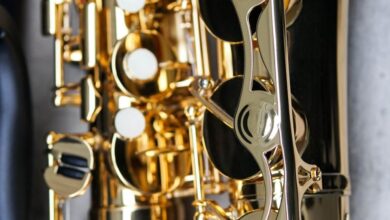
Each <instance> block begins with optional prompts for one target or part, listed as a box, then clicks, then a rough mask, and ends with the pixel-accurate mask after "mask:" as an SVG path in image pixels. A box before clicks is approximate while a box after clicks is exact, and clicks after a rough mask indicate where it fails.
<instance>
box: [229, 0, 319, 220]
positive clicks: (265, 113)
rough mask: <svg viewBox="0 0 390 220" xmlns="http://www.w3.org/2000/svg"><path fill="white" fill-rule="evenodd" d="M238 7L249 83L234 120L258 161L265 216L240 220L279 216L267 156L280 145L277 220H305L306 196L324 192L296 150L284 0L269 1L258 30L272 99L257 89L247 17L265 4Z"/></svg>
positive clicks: (239, 2)
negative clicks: (280, 188) (281, 168)
mask: <svg viewBox="0 0 390 220" xmlns="http://www.w3.org/2000/svg"><path fill="white" fill-rule="evenodd" d="M233 3H234V7H235V9H236V11H237V14H238V17H239V19H240V25H241V30H242V35H243V39H244V53H245V55H244V57H245V66H244V82H243V87H242V91H241V97H240V102H239V107H238V109H237V111H236V115H235V117H234V131H235V133H236V135H237V137H238V139H239V140H240V142H241V143H242V144H243V145H244V146H245V147H246V148H247V149H248V150H249V152H251V154H252V155H253V157H254V158H255V159H256V162H257V164H258V165H259V167H260V169H261V172H262V174H263V179H264V185H265V206H264V211H262V212H258V214H257V215H256V214H255V213H252V214H251V215H244V216H243V217H242V218H241V219H260V217H261V218H262V219H263V220H265V219H269V218H271V216H273V215H274V214H275V213H271V205H272V192H273V189H272V176H271V172H270V167H269V164H268V160H267V157H266V153H267V152H269V151H270V150H272V149H274V148H275V147H277V146H280V147H281V149H282V152H283V164H284V189H283V198H282V203H281V205H280V210H279V211H278V214H277V219H278V220H285V219H300V218H301V217H300V213H301V212H300V209H301V207H300V206H301V200H302V198H303V195H304V193H305V192H306V191H307V190H308V189H309V188H310V187H313V188H314V189H315V190H318V189H321V188H322V182H321V172H320V170H319V169H318V168H317V167H316V166H314V165H309V164H307V163H305V162H304V161H303V160H302V159H301V157H300V155H299V153H298V151H297V148H296V146H295V141H294V136H293V128H292V106H291V94H290V82H289V70H288V56H287V47H286V44H287V43H286V35H285V32H286V29H285V13H284V9H283V8H284V7H283V0H269V1H268V3H267V5H266V6H265V8H264V10H263V13H262V14H261V16H260V20H259V22H258V25H257V31H256V34H257V40H258V44H259V47H260V54H261V58H262V60H263V62H264V65H265V67H266V69H267V70H268V73H269V76H270V79H271V80H272V82H273V84H274V88H275V89H274V92H273V93H272V94H271V93H269V92H266V91H254V90H252V83H253V72H254V71H253V69H254V60H255V58H254V56H255V54H254V48H253V43H252V42H253V40H254V39H252V34H251V32H250V26H249V25H250V24H249V22H248V21H249V19H248V18H249V15H250V12H251V10H252V9H253V8H254V7H255V6H257V5H259V4H261V3H264V1H261V0H245V1H243V0H233ZM260 215H261V216H260ZM255 216H256V217H255Z"/></svg>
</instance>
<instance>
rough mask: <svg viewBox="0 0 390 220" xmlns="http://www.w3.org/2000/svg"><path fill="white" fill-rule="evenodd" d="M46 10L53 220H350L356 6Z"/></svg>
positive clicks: (158, 2)
mask: <svg viewBox="0 0 390 220" xmlns="http://www.w3.org/2000/svg"><path fill="white" fill-rule="evenodd" d="M43 1H44V2H43V4H42V5H43V6H44V9H43V10H42V12H43V15H44V16H43V17H44V20H43V24H42V27H43V33H44V34H46V35H50V36H52V37H53V38H54V70H53V71H54V105H55V106H57V107H64V106H73V107H78V108H80V111H81V117H80V118H81V119H82V120H83V121H84V122H85V123H87V124H88V125H89V128H88V131H85V133H83V134H71V133H63V134H60V133H54V132H51V133H50V134H49V135H48V137H47V144H48V152H47V153H48V167H47V168H46V169H45V171H44V179H45V181H46V183H47V185H48V187H49V188H50V189H49V193H48V194H49V203H50V206H49V209H50V214H49V215H50V219H51V220H66V219H69V216H67V213H65V211H64V210H65V208H66V210H69V207H66V205H67V204H68V203H69V202H68V201H69V200H70V201H71V199H72V198H74V197H77V196H83V195H84V193H85V192H86V191H87V190H88V189H89V190H91V192H92V193H91V195H92V196H91V199H90V201H91V205H90V206H91V210H90V219H100V220H125V219H137V220H155V219H162V220H175V219H179V220H181V219H196V220H214V219H215V220H217V219H218V220H219V219H232V220H233V219H240V220H254V219H256V220H257V219H261V220H266V219H271V220H287V219H291V220H299V219H310V220H327V219H335V220H345V219H346V218H349V217H348V216H350V214H349V201H348V198H349V195H350V190H351V186H350V185H351V184H350V180H349V171H348V155H347V152H348V150H347V141H346V136H347V126H346V118H347V115H346V79H347V77H346V60H347V59H346V55H347V54H346V51H347V50H346V45H347V42H346V39H347V38H346V36H347V34H346V32H347V31H346V30H347V17H348V16H347V15H348V13H347V12H348V10H347V8H348V1H346V0H330V1H309V0H267V1H266V0H221V1H212V0H145V1H138V0H129V1H128V3H127V4H129V5H124V4H126V2H125V1H121V0H88V1H81V0H74V1H72V0H43ZM74 12H75V13H74ZM335 39H336V40H335ZM66 65H76V66H78V67H79V68H80V69H81V70H83V72H84V73H85V75H84V76H83V77H82V79H81V80H80V82H68V80H67V78H66V75H67V74H66V71H65V70H67V68H65V66H66ZM305 161H307V162H305ZM308 162H310V163H308ZM78 208H84V207H78ZM73 211H74V210H70V213H71V216H72V218H75V219H78V218H80V219H81V218H82V217H81V216H80V217H79V216H77V217H75V216H73V213H74V212H73Z"/></svg>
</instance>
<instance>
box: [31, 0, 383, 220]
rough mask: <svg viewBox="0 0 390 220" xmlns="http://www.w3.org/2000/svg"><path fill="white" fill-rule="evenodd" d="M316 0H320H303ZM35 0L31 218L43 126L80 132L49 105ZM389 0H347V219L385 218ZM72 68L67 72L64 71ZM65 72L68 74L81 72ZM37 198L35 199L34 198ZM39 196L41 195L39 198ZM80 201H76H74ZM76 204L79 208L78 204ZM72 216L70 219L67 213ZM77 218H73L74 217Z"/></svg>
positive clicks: (46, 51)
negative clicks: (349, 211) (349, 185)
mask: <svg viewBox="0 0 390 220" xmlns="http://www.w3.org/2000/svg"><path fill="white" fill-rule="evenodd" d="M307 1H320V0H307ZM40 2H41V1H40V0H29V1H26V3H27V7H26V10H25V11H26V14H25V16H24V19H25V20H26V23H27V24H28V25H26V26H25V29H24V30H23V32H24V34H25V35H26V36H27V37H24V39H25V42H24V49H25V52H26V58H27V61H28V67H29V74H30V80H31V85H32V88H31V90H32V98H33V111H34V113H33V114H34V137H35V140H34V146H35V147H36V149H37V150H35V151H34V155H32V157H33V159H34V161H35V167H34V175H33V178H34V180H33V185H32V186H31V187H32V191H33V194H34V195H40V196H34V197H33V199H32V201H31V203H32V206H33V215H32V216H31V217H32V219H34V220H35V219H37V220H39V219H46V218H47V217H46V216H47V210H48V207H47V201H46V200H45V199H44V197H42V195H45V194H47V189H46V187H45V183H44V182H43V178H42V171H43V169H44V167H45V165H46V158H45V155H44V153H43V152H44V149H45V148H46V145H45V136H46V134H47V132H48V131H50V130H55V131H58V132H83V131H85V130H86V125H85V124H83V123H81V122H80V121H79V117H78V116H79V111H78V110H77V109H76V108H62V109H54V108H53V107H52V105H51V98H52V94H51V89H52V83H53V48H52V46H53V41H52V38H50V37H47V38H46V37H42V36H41V31H40V22H41V21H40V18H41V17H40V16H41V15H40ZM389 11H390V1H389V0H375V1H373V0H350V16H349V17H350V25H349V89H348V93H349V96H348V98H349V103H348V104H349V151H350V159H351V160H350V170H351V177H352V184H353V185H352V191H353V195H352V198H351V209H352V219H354V220H367V219H381V220H382V219H390V211H389V207H390V201H389V200H390V184H389V182H390V157H389V155H390V145H389V143H390V129H389V124H390V101H389V100H390V42H389V41H390V37H389V35H390V13H389ZM70 72H71V74H69V73H70ZM80 75H81V74H80V73H79V72H78V71H77V70H75V71H68V72H67V77H68V78H67V80H69V81H73V80H77V79H78V78H79V77H80ZM37 198H38V199H37ZM39 199H41V200H39ZM80 203H82V201H76V203H75V204H73V205H74V206H79V205H80ZM78 210H79V209H78ZM72 220H73V219H72ZM75 220H78V219H75Z"/></svg>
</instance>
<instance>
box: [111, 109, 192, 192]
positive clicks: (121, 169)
mask: <svg viewBox="0 0 390 220" xmlns="http://www.w3.org/2000/svg"><path fill="white" fill-rule="evenodd" d="M141 111H142V110H141ZM143 114H144V117H145V119H144V120H145V124H144V125H145V128H144V131H143V132H142V133H141V132H140V133H139V135H138V136H133V138H126V137H123V136H122V135H120V134H119V133H118V132H117V133H115V134H114V135H113V137H112V141H111V149H110V156H111V157H110V158H111V163H112V166H113V171H114V173H115V175H116V176H117V177H118V178H119V180H120V182H121V183H122V184H123V185H124V186H126V187H129V188H130V189H132V190H134V191H136V192H137V193H139V194H142V195H156V194H166V193H169V192H172V191H174V190H176V189H177V188H178V187H179V186H181V185H182V184H183V182H184V178H185V176H187V175H189V174H190V172H191V158H190V152H189V146H188V134H187V132H186V127H185V125H184V124H183V123H182V122H181V121H180V120H178V119H177V118H176V116H175V115H173V114H169V113H166V112H163V111H161V110H158V111H155V110H151V109H149V110H148V111H146V110H144V111H143ZM133 122H134V120H133ZM127 123H132V121H128V122H127ZM138 125H139V124H137V125H135V126H138Z"/></svg>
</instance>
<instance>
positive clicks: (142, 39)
mask: <svg viewBox="0 0 390 220" xmlns="http://www.w3.org/2000/svg"><path fill="white" fill-rule="evenodd" d="M111 70H112V73H113V75H114V78H115V82H116V85H117V86H118V87H119V89H120V90H121V91H122V92H123V93H125V94H127V95H129V96H134V97H136V98H139V99H141V100H145V101H146V100H148V101H151V100H161V99H163V98H167V97H169V96H170V95H171V94H172V91H173V90H174V89H175V84H176V83H177V82H179V81H182V80H185V79H187V78H188V77H189V74H190V68H189V66H188V65H187V64H185V63H179V62H177V59H176V57H175V55H174V53H173V51H172V50H171V48H170V47H169V44H168V43H167V41H166V40H165V39H164V38H163V37H162V36H161V35H160V34H158V33H157V32H156V31H142V32H134V33H130V34H129V35H128V36H126V37H125V38H124V39H123V40H121V41H119V42H118V43H117V44H116V45H115V47H114V50H113V54H112V57H111Z"/></svg>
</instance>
